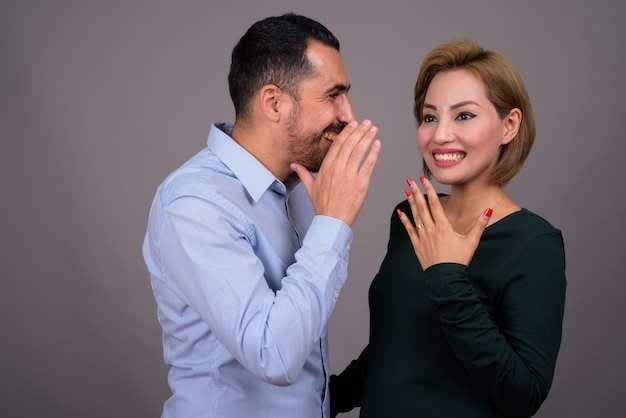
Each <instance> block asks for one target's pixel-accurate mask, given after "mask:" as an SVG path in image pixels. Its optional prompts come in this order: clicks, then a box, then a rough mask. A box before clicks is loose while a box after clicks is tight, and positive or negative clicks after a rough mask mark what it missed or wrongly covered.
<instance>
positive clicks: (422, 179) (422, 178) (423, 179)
mask: <svg viewBox="0 0 626 418" xmlns="http://www.w3.org/2000/svg"><path fill="white" fill-rule="evenodd" d="M420 181H421V182H422V184H424V183H425V182H426V179H425V178H424V176H420Z"/></svg>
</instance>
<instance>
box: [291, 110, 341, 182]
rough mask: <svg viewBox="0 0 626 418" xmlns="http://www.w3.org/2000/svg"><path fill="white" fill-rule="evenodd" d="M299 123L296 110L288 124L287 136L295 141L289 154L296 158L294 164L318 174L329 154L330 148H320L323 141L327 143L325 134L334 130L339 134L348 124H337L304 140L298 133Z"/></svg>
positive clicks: (292, 142)
mask: <svg viewBox="0 0 626 418" xmlns="http://www.w3.org/2000/svg"><path fill="white" fill-rule="evenodd" d="M298 121H299V118H298V113H297V110H296V109H294V110H293V111H292V114H291V117H290V118H289V122H288V123H287V134H288V135H289V136H290V137H291V138H292V139H293V140H292V141H291V142H290V143H289V146H288V147H289V153H290V154H291V155H293V156H294V158H295V161H294V162H296V163H298V164H301V165H303V166H304V167H306V168H307V170H309V171H311V172H314V173H317V172H318V171H319V169H320V167H321V165H322V162H323V161H324V157H326V153H327V152H328V148H326V149H324V150H322V148H321V147H320V143H321V141H323V140H324V141H326V139H324V138H323V135H324V132H325V131H327V130H333V131H334V132H337V133H339V132H341V131H342V130H343V128H344V127H345V126H346V125H347V124H346V123H340V122H335V123H332V124H330V125H329V126H327V127H326V128H324V129H322V130H321V131H319V132H314V133H312V134H310V135H308V136H305V137H304V138H303V137H302V134H301V133H298V128H297V125H298Z"/></svg>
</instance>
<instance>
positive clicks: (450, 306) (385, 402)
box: [330, 201, 566, 418]
mask: <svg viewBox="0 0 626 418" xmlns="http://www.w3.org/2000/svg"><path fill="white" fill-rule="evenodd" d="M398 208H400V209H401V210H402V211H403V212H404V213H406V214H410V213H411V210H410V207H409V205H408V203H407V202H406V201H404V202H402V203H401V204H399V205H398ZM409 216H410V215H409ZM565 288H566V281H565V254H564V247H563V239H562V236H561V232H560V231H559V230H558V229H555V228H554V227H553V226H552V225H550V224H549V223H548V222H547V221H545V220H544V219H542V218H541V217H539V216H537V215H535V214H534V213H532V212H530V211H528V210H526V209H522V210H520V211H518V212H515V213H513V214H511V215H509V216H507V217H505V218H503V219H501V220H500V221H498V222H496V223H494V224H492V225H490V226H489V227H488V228H487V229H486V230H485V232H484V234H483V236H482V238H481V241H480V244H479V246H478V249H477V250H476V253H475V254H474V257H473V259H472V262H471V263H470V265H469V267H465V266H463V265H461V264H454V263H445V264H438V265H434V266H432V267H430V268H428V269H427V270H426V271H423V270H422V268H421V266H420V264H419V262H418V260H417V257H416V256H415V252H414V251H413V247H412V245H411V242H410V240H409V237H408V235H407V233H406V231H405V228H404V226H403V225H402V223H401V222H400V220H399V218H398V216H397V215H396V211H395V210H394V215H393V216H392V219H391V234H390V238H389V243H388V248H387V255H386V256H385V259H384V260H383V263H382V265H381V267H380V271H379V273H378V274H377V275H376V277H375V278H374V280H373V282H372V284H371V286H370V290H369V304H370V342H369V346H368V347H366V348H365V350H364V351H363V353H362V354H361V356H360V357H359V358H358V359H357V360H355V361H353V362H352V363H351V364H350V365H349V366H348V367H347V368H346V370H345V371H344V372H343V373H341V375H339V376H332V377H331V381H330V385H331V386H330V389H331V395H330V396H331V410H332V411H333V416H334V414H336V413H337V412H338V411H341V412H345V411H349V410H350V409H352V408H353V407H355V406H361V415H360V416H361V417H367V418H369V417H376V418H381V417H382V418H386V417H392V418H402V417H427V418H437V417H441V418H454V417H463V418H468V417H477V418H487V417H530V416H532V415H533V414H534V413H535V412H536V411H537V410H538V409H539V406H540V405H541V403H542V402H543V401H544V399H545V398H546V396H547V394H548V390H549V389H550V385H551V383H552V378H553V374H554V367H555V363H556V358H557V353H558V351H559V346H560V342H561V329H562V321H563V310H564V304H565Z"/></svg>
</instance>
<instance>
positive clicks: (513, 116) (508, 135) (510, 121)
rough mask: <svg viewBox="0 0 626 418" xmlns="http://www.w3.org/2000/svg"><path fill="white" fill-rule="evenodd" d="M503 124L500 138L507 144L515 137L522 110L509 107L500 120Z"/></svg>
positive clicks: (520, 121)
mask: <svg viewBox="0 0 626 418" xmlns="http://www.w3.org/2000/svg"><path fill="white" fill-rule="evenodd" d="M502 122H503V124H504V137H503V138H502V144H508V143H509V142H511V141H512V140H513V138H515V136H516V135H517V132H518V131H519V127H520V125H521V123H522V111H521V110H519V109H518V108H514V109H511V111H510V112H509V114H508V115H506V116H505V117H504V119H503V120H502Z"/></svg>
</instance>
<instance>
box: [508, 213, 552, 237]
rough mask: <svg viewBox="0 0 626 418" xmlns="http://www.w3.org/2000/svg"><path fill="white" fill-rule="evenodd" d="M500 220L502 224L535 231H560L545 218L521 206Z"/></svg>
mask: <svg viewBox="0 0 626 418" xmlns="http://www.w3.org/2000/svg"><path fill="white" fill-rule="evenodd" d="M502 221H504V222H503V224H510V225H511V226H515V227H519V228H524V229H530V230H532V231H535V232H543V233H550V232H560V230H559V229H558V228H556V227H555V226H554V225H552V224H551V223H550V222H549V221H548V220H547V219H545V218H544V217H542V216H540V215H538V214H536V213H535V212H532V211H531V210H529V209H527V208H521V209H520V210H518V211H517V212H513V213H512V214H510V215H508V216H506V217H505V218H503V219H502V220H501V221H500V222H502Z"/></svg>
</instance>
